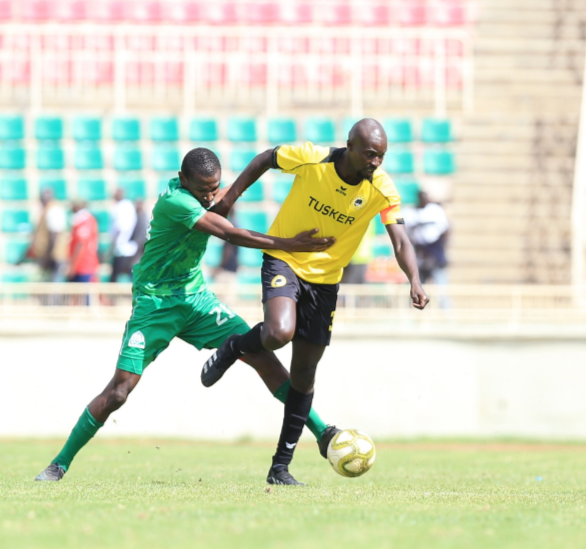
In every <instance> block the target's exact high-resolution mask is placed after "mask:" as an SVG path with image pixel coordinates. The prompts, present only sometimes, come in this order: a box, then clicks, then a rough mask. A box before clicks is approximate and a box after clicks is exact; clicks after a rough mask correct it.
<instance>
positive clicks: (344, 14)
mask: <svg viewBox="0 0 586 549" xmlns="http://www.w3.org/2000/svg"><path fill="white" fill-rule="evenodd" d="M320 12H321V14H322V16H321V20H322V22H323V23H324V24H326V25H332V26H347V25H350V24H351V23H352V6H351V5H349V4H341V3H335V4H332V5H330V6H328V8H327V9H324V10H320Z"/></svg>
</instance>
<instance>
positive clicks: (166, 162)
mask: <svg viewBox="0 0 586 549" xmlns="http://www.w3.org/2000/svg"><path fill="white" fill-rule="evenodd" d="M151 162H152V168H153V170H156V171H158V172H164V171H172V172H178V171H179V170H180V169H181V158H180V156H179V150H177V149H176V148H175V147H172V146H165V145H160V146H157V147H154V148H153V151H152V154H151Z"/></svg>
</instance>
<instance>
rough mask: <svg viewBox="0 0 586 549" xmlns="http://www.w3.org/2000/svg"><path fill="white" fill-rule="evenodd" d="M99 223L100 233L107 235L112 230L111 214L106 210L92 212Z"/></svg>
mask: <svg viewBox="0 0 586 549" xmlns="http://www.w3.org/2000/svg"><path fill="white" fill-rule="evenodd" d="M90 212H91V214H92V215H93V216H94V217H95V218H96V221H97V223H98V231H99V232H100V233H107V232H108V231H109V230H110V214H109V213H108V212H106V211H104V210H90Z"/></svg>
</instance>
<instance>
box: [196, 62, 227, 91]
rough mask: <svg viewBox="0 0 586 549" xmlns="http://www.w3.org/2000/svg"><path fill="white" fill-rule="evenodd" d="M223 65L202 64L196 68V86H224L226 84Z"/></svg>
mask: <svg viewBox="0 0 586 549" xmlns="http://www.w3.org/2000/svg"><path fill="white" fill-rule="evenodd" d="M226 73H227V70H226V64H225V63H204V64H203V65H200V66H199V67H198V72H197V78H198V84H199V83H202V84H205V85H206V86H224V85H225V84H226Z"/></svg>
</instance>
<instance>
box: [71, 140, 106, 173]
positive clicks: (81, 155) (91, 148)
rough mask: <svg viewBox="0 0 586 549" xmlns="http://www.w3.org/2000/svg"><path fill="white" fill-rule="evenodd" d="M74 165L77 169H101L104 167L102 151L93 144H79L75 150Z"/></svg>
mask: <svg viewBox="0 0 586 549" xmlns="http://www.w3.org/2000/svg"><path fill="white" fill-rule="evenodd" d="M75 167H76V168H77V169H78V170H101V169H102V168H103V167H104V158H103V156H102V151H101V149H100V148H99V147H97V146H96V145H94V144H89V143H86V144H80V145H78V146H77V149H76V150H75Z"/></svg>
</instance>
